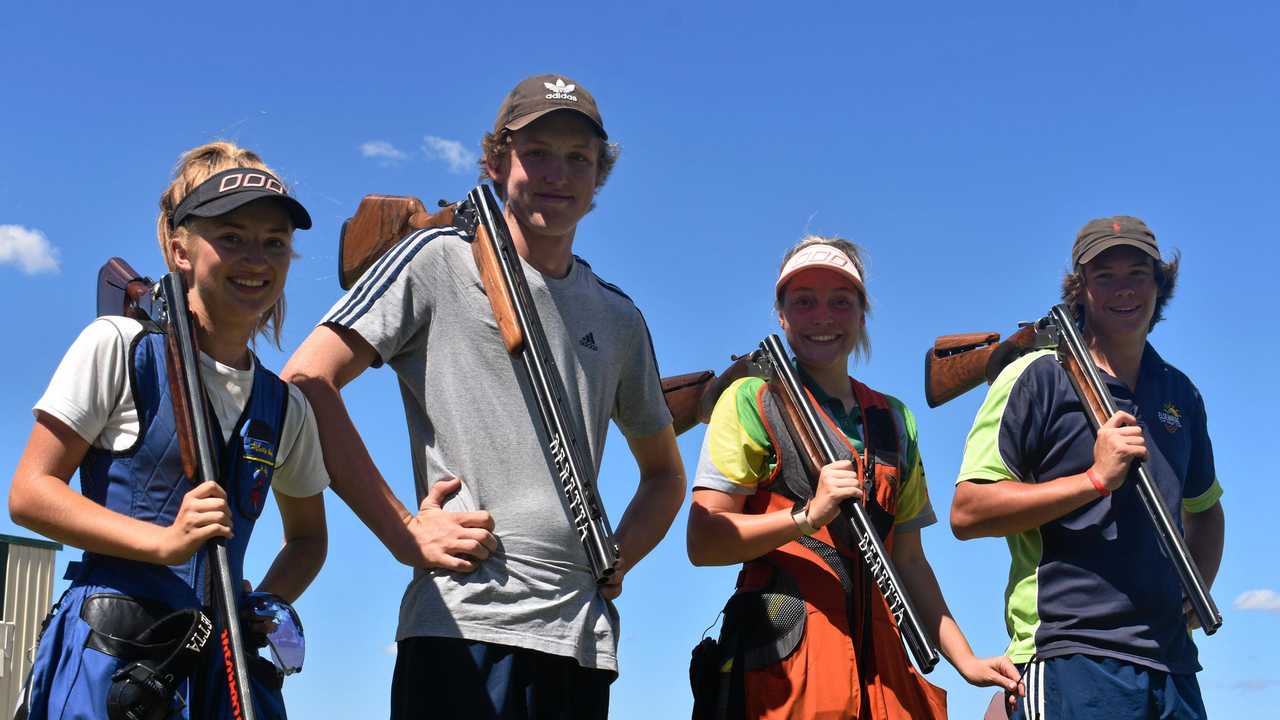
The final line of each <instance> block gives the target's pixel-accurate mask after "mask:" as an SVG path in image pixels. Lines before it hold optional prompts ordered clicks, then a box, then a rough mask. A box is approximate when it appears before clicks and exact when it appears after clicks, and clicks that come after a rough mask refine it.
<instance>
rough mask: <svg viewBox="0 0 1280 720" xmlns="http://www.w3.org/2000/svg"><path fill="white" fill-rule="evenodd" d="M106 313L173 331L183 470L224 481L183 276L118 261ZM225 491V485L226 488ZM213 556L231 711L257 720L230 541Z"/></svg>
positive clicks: (103, 273) (103, 275) (170, 341)
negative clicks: (146, 271)
mask: <svg viewBox="0 0 1280 720" xmlns="http://www.w3.org/2000/svg"><path fill="white" fill-rule="evenodd" d="M98 314H99V315H121V314H123V315H125V316H128V317H132V318H134V319H136V320H138V321H140V322H142V323H143V324H144V325H146V326H148V328H149V329H154V330H158V331H160V332H163V333H164V334H165V364H166V368H167V371H168V372H167V375H168V376H169V394H170V396H171V397H172V398H173V417H174V425H175V426H176V429H177V435H178V444H179V448H180V450H181V453H182V473H183V474H184V475H186V476H187V478H188V479H190V480H191V482H192V483H193V484H199V483H201V482H203V481H205V480H215V481H217V482H218V484H220V485H221V484H223V481H222V475H221V474H220V473H219V469H218V456H217V454H216V453H215V452H214V450H213V448H214V446H215V443H214V438H213V428H212V427H210V425H209V419H208V418H209V410H208V402H209V401H208V398H207V396H206V395H205V389H204V383H203V382H202V381H201V379H200V360H199V348H198V347H197V345H196V334H195V324H194V323H193V322H192V320H191V313H190V312H189V311H188V309H187V288H186V283H184V282H183V280H182V276H181V275H180V274H178V273H176V272H171V273H169V274H168V275H165V276H164V277H163V278H162V279H161V280H160V282H159V283H158V284H156V285H154V286H152V283H151V280H150V279H149V278H145V277H142V276H141V275H139V274H138V273H137V272H135V271H134V270H133V268H132V267H130V266H129V264H128V263H126V262H125V261H124V260H121V259H120V258H111V259H110V260H108V261H107V263H106V264H105V265H103V266H102V269H101V270H99V271H98ZM224 487H225V486H224ZM205 548H206V550H207V551H208V553H209V583H210V586H211V587H210V598H209V600H210V603H211V604H212V605H213V611H214V617H215V621H216V622H217V623H218V625H220V626H221V628H220V634H219V638H218V639H219V642H220V643H221V653H220V654H221V656H222V659H223V667H224V669H225V671H226V677H227V688H228V693H229V696H230V697H229V698H228V703H227V704H228V707H230V709H231V716H232V718H234V720H253V719H254V709H253V698H252V697H251V694H250V689H249V687H250V686H249V665H248V663H247V662H246V660H245V658H246V654H245V645H244V638H243V636H242V634H241V632H240V622H239V618H238V615H237V610H236V595H235V594H236V592H237V588H235V587H234V585H233V583H232V580H231V563H230V560H229V559H228V557H227V545H226V542H225V540H223V539H222V538H214V539H212V540H210V541H208V542H207V543H206V544H205Z"/></svg>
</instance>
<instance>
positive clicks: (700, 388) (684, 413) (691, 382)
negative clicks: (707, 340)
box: [662, 370, 716, 435]
mask: <svg viewBox="0 0 1280 720" xmlns="http://www.w3.org/2000/svg"><path fill="white" fill-rule="evenodd" d="M715 377H716V374H715V373H713V372H711V371H710V370H703V371H702V372H695V373H685V374H684V375H674V376H672V377H664V378H662V397H663V398H664V399H666V401H667V409H668V410H670V411H671V426H672V429H674V430H675V432H676V435H679V434H681V433H683V432H685V431H686V430H688V429H689V428H691V427H693V426H694V425H697V424H698V420H699V417H698V408H699V407H700V405H701V402H702V396H703V394H704V393H705V392H706V391H707V387H708V386H709V385H710V383H711V382H712V381H713V380H715Z"/></svg>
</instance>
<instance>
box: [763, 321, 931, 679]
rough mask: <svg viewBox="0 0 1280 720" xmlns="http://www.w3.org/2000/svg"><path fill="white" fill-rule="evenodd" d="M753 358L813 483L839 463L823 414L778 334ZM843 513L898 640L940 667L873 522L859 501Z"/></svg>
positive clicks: (923, 668) (924, 665)
mask: <svg viewBox="0 0 1280 720" xmlns="http://www.w3.org/2000/svg"><path fill="white" fill-rule="evenodd" d="M752 359H753V360H754V361H755V362H757V363H759V364H760V365H761V366H762V367H763V368H764V370H765V373H766V375H767V380H768V383H769V392H770V393H771V394H772V395H773V396H774V398H775V399H776V400H777V401H778V403H779V404H780V405H781V407H782V417H783V420H784V422H785V424H786V426H787V432H789V433H790V434H791V437H792V439H794V440H795V442H796V448H797V449H798V450H799V451H800V456H801V458H803V459H804V464H805V469H806V470H807V471H808V473H809V476H810V477H811V478H813V479H814V480H815V481H816V480H817V478H818V474H819V472H821V470H822V468H823V467H824V466H826V465H829V464H831V463H833V462H835V461H836V460H837V456H836V453H835V448H833V447H832V445H831V441H830V440H829V439H828V438H827V435H826V433H825V432H824V431H823V429H822V420H821V416H820V415H819V414H818V410H817V409H816V408H815V407H814V406H813V402H812V400H811V399H810V396H809V393H808V392H806V391H805V389H804V386H803V385H801V384H800V378H799V377H798V376H797V375H796V372H795V370H794V369H793V368H792V367H791V363H790V361H788V359H787V353H786V350H785V349H784V348H783V347H782V341H781V340H779V339H778V336H777V335H770V336H769V337H768V338H766V339H765V340H764V342H762V343H760V349H759V350H757V351H756V352H755V353H753V357H752ZM864 472H866V473H873V472H874V470H872V469H871V461H870V459H868V461H867V462H866V463H865V467H864ZM840 512H841V514H842V515H843V516H844V517H846V518H848V521H849V523H850V524H851V525H852V526H853V537H854V539H855V540H856V541H857V543H858V550H859V552H861V553H862V563H863V565H864V566H865V567H866V569H867V572H868V573H869V574H870V575H871V578H872V580H874V581H875V584H876V587H877V588H879V590H880V593H881V594H882V595H884V599H885V601H886V602H887V603H888V605H889V612H890V613H891V614H892V615H893V618H894V620H895V621H896V623H897V626H898V631H899V633H900V634H901V635H902V640H903V642H904V643H905V644H906V646H907V650H908V651H910V652H911V656H912V658H914V659H915V663H916V667H918V668H920V672H922V673H927V672H929V671H931V670H933V668H934V666H935V665H937V664H938V650H937V648H935V647H934V645H933V640H932V639H931V638H930V637H929V633H928V632H927V631H926V630H925V628H924V625H923V624H922V623H921V622H920V616H919V615H918V614H917V613H916V609H915V606H914V605H912V603H911V598H910V597H908V596H907V591H906V588H905V587H904V586H903V584H902V580H901V579H900V578H899V577H898V573H897V571H896V570H895V569H894V567H893V562H892V560H891V559H890V558H889V553H888V552H887V551H886V550H885V548H884V543H882V542H881V541H880V536H879V535H877V534H876V531H875V528H874V526H872V524H871V519H870V518H869V517H868V516H867V511H866V510H865V509H864V508H863V507H862V504H861V503H858V502H856V501H846V502H845V503H843V504H842V505H841V506H840Z"/></svg>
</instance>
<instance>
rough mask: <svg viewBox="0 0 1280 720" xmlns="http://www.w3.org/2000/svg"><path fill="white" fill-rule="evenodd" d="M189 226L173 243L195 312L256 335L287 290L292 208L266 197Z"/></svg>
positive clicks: (216, 324)
mask: <svg viewBox="0 0 1280 720" xmlns="http://www.w3.org/2000/svg"><path fill="white" fill-rule="evenodd" d="M184 227H185V228H186V232H185V233H181V234H179V235H178V236H177V237H175V238H174V239H173V240H172V241H171V242H172V243H174V245H173V261H174V265H175V267H176V268H177V269H178V270H179V271H181V272H182V273H183V276H184V277H185V278H186V280H187V283H188V285H189V286H190V288H191V291H190V303H191V311H192V312H193V313H194V314H195V315H196V317H198V318H202V319H204V320H207V321H211V323H210V324H211V326H212V327H221V326H230V327H236V328H239V327H241V326H247V327H249V328H251V330H250V334H252V329H256V327H257V325H258V323H259V321H260V319H261V318H262V316H263V315H264V314H265V313H267V312H270V311H271V310H272V308H273V307H274V306H275V304H276V301H277V300H279V299H280V296H281V295H282V294H283V293H284V284H285V277H286V276H287V275H288V274H289V263H290V261H291V260H292V259H293V225H292V224H291V223H290V220H289V214H288V212H286V211H285V209H284V208H283V207H281V205H280V204H279V203H277V202H275V201H273V200H271V199H269V198H264V199H261V200H255V201H253V202H251V203H248V204H246V205H242V206H240V207H238V208H236V209H235V210H232V211H231V212H229V213H226V214H225V215H219V216H217V217H212V218H193V219H191V220H189V221H187V222H186V223H184ZM246 339H247V338H246Z"/></svg>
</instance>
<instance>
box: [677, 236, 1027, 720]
mask: <svg viewBox="0 0 1280 720" xmlns="http://www.w3.org/2000/svg"><path fill="white" fill-rule="evenodd" d="M864 277H865V271H864V265H863V261H862V256H861V254H860V252H859V249H858V248H857V246H855V245H853V244H852V243H850V242H848V241H847V240H842V239H839V238H822V237H813V236H811V237H807V238H805V239H804V240H802V241H801V242H800V243H799V244H797V245H796V246H795V247H793V248H791V250H790V251H789V252H788V253H787V255H786V257H785V258H784V259H783V263H782V268H781V271H780V272H779V276H778V281H777V283H776V285H775V301H776V304H775V308H776V310H777V311H778V321H779V323H780V324H781V326H782V329H783V331H784V332H785V333H786V337H787V343H788V344H789V345H790V347H791V350H792V351H793V352H794V353H795V356H796V361H795V364H796V369H797V371H798V375H799V376H800V378H801V381H802V382H803V383H804V385H805V386H806V389H808V391H809V392H810V393H811V395H812V397H813V400H814V401H815V405H816V406H817V407H818V408H819V409H820V411H821V412H822V413H823V415H824V416H825V418H824V419H825V420H827V421H828V423H827V424H828V426H829V431H830V432H829V434H831V435H832V436H833V437H835V438H836V439H837V440H838V441H839V442H840V443H842V448H841V449H840V451H841V452H842V453H844V454H845V455H847V456H848V457H849V459H848V460H841V461H838V462H834V463H831V464H829V465H827V466H825V467H823V468H822V472H821V474H820V476H819V477H818V478H817V479H816V483H815V482H814V480H813V479H811V478H809V477H808V476H807V475H806V473H805V470H804V466H803V463H802V462H801V460H800V455H799V451H798V450H797V448H796V446H795V444H794V442H793V441H792V440H791V438H790V436H789V434H788V433H787V430H786V428H785V426H784V425H783V423H782V419H781V414H780V413H781V410H780V408H778V407H777V406H776V405H775V404H774V401H773V398H772V396H771V395H770V393H769V392H767V387H766V385H765V382H764V381H763V380H761V379H760V378H756V377H747V378H743V379H739V380H737V381H735V382H733V383H732V384H731V385H729V387H728V388H727V389H726V390H725V391H724V392H723V393H722V394H721V395H720V397H719V400H718V401H717V402H716V405H715V409H714V411H713V412H712V414H711V422H710V427H709V429H708V430H707V434H706V438H705V440H704V442H703V447H702V453H701V456H700V458H699V461H698V470H697V474H696V479H695V483H694V485H695V487H694V491H693V508H692V510H691V511H690V513H689V534H688V549H689V559H690V560H691V561H692V562H693V563H694V564H695V565H730V564H735V563H742V564H743V567H742V572H741V573H740V574H739V576H738V584H737V585H738V587H737V592H736V593H735V595H734V596H733V598H732V599H731V600H730V601H729V603H728V605H726V607H725V621H724V626H723V628H722V632H721V636H720V643H719V646H718V648H717V649H716V650H715V651H713V655H714V657H713V658H712V662H709V663H707V665H706V666H707V667H708V669H709V670H708V672H706V673H703V680H701V681H699V680H695V696H696V702H695V717H714V718H726V719H730V718H732V719H733V720H737V719H738V718H749V719H752V720H754V719H757V718H759V719H762V720H763V719H767V720H775V719H782V718H804V719H805V720H812V719H815V718H877V719H880V718H945V717H946V715H947V711H946V694H945V693H944V692H943V691H942V690H941V689H940V688H938V687H935V686H934V685H932V684H930V683H928V682H927V681H926V680H925V679H924V678H923V677H921V676H920V675H919V674H918V673H917V672H916V670H915V668H914V667H912V665H911V663H910V661H909V660H908V659H907V656H906V653H905V651H904V649H903V646H902V642H901V640H900V639H899V637H898V630H897V627H896V626H895V625H894V621H893V618H892V616H891V615H890V614H889V611H888V607H887V605H886V604H885V601H884V598H883V596H882V595H881V594H880V592H879V590H878V589H877V588H876V587H875V585H874V583H873V582H871V581H870V580H869V578H868V577H867V573H866V572H865V570H864V569H863V567H862V560H861V555H860V553H859V552H858V550H857V548H856V543H855V542H854V541H853V538H852V535H851V532H850V531H849V530H848V529H847V528H848V522H847V520H845V519H844V518H843V517H842V515H841V512H840V503H841V502H843V501H845V500H850V499H852V500H855V501H858V502H863V503H865V506H866V508H867V512H868V515H869V517H870V518H871V520H872V524H873V525H874V526H875V528H876V530H877V532H878V533H879V534H880V536H881V539H882V540H883V542H884V545H885V547H886V549H888V551H889V552H890V555H891V556H892V560H893V564H894V566H895V568H896V569H897V571H898V574H899V576H900V577H901V579H902V582H903V583H904V585H905V589H906V590H907V592H908V594H909V596H910V597H911V598H912V600H913V602H914V604H915V607H916V609H917V611H918V612H919V615H920V617H921V620H922V621H923V623H924V625H925V628H926V629H927V630H928V631H929V633H930V634H931V635H932V636H933V639H934V640H935V641H936V642H937V643H938V645H939V648H940V650H941V652H942V654H943V655H944V656H945V657H946V658H947V659H948V660H949V661H950V662H951V664H952V665H954V666H955V668H956V670H957V671H959V673H960V674H961V675H962V676H964V678H965V679H966V680H968V681H969V682H970V683H973V684H974V685H979V686H989V685H998V686H1000V687H1003V688H1005V689H1006V690H1015V689H1016V688H1017V687H1018V672H1017V670H1016V669H1015V668H1014V666H1013V664H1012V663H1010V662H1009V660H1008V659H1007V658H1005V657H1004V656H996V657H990V658H978V657H976V656H974V654H973V651H972V650H971V649H970V647H969V643H968V641H967V640H965V637H964V633H962V632H961V631H960V627H959V626H958V625H957V624H956V621H955V619H954V618H952V617H951V613H950V611H949V610H948V609H947V604H946V601H945V600H944V599H943V597H942V592H941V590H940V589H939V588H938V581H937V579H936V578H935V577H934V574H933V569H932V567H930V565H929V561H928V559H927V558H926V557H925V555H924V548H923V547H922V546H921V544H920V529H921V528H922V527H925V526H927V525H929V524H932V523H933V522H935V521H936V518H935V516H934V512H933V508H932V506H931V505H930V503H929V495H928V489H927V487H926V485H925V479H924V469H923V466H922V464H921V462H920V455H919V450H918V448H917V445H916V426H915V419H914V417H913V416H912V414H911V412H910V411H909V410H908V409H907V408H906V407H905V406H904V405H903V404H902V403H901V402H900V401H898V400H897V399H896V398H893V397H890V396H887V395H883V394H881V393H878V392H876V391H874V390H872V389H870V388H868V387H867V386H865V385H863V384H862V383H860V382H858V381H857V380H854V379H853V378H851V377H849V375H848V364H849V357H850V355H861V354H865V353H866V352H867V351H868V350H869V349H870V343H869V341H868V338H867V333H866V316H867V314H868V312H869V311H870V307H869V305H868V303H867V296H866V288H865V285H864V283H863V278H864ZM837 429H838V431H839V432H838V433H837V432H836V430H837ZM838 447H839V446H838ZM864 477H867V478H870V480H869V482H866V483H864V481H863V479H862V478H864ZM796 487H805V488H806V492H804V493H803V495H805V496H807V498H806V499H801V498H799V497H797V495H798V494H797V493H795V492H791V491H790V490H789V489H788V488H796ZM810 488H811V491H808V489H810ZM699 688H702V692H700V691H699Z"/></svg>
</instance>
